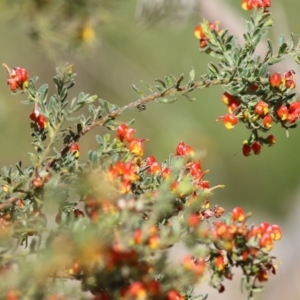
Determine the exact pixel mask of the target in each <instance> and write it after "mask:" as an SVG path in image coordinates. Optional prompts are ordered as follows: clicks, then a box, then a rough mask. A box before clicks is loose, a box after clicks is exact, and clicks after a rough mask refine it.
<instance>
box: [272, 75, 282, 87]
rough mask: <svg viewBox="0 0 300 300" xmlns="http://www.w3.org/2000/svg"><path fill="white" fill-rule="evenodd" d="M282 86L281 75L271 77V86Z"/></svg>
mask: <svg viewBox="0 0 300 300" xmlns="http://www.w3.org/2000/svg"><path fill="white" fill-rule="evenodd" d="M280 84H281V76H280V74H279V73H277V72H276V73H273V74H272V75H271V77H270V85H271V86H272V87H278V86H280Z"/></svg>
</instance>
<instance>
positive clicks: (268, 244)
mask: <svg viewBox="0 0 300 300" xmlns="http://www.w3.org/2000/svg"><path fill="white" fill-rule="evenodd" d="M259 246H260V247H261V248H263V249H264V250H266V251H271V250H272V249H273V246H274V242H273V239H272V238H271V235H270V234H269V233H265V234H263V235H262V237H261V238H260V240H259Z"/></svg>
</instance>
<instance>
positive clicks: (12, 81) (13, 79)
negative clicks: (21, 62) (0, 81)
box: [2, 64, 29, 92]
mask: <svg viewBox="0 0 300 300" xmlns="http://www.w3.org/2000/svg"><path fill="white" fill-rule="evenodd" d="M2 66H3V67H4V68H6V70H7V73H8V79H7V85H9V88H10V90H11V91H12V92H15V91H17V89H20V90H24V88H25V86H26V84H27V83H28V80H29V76H28V72H27V71H26V69H23V68H20V67H16V68H13V69H12V70H11V69H10V68H9V67H8V66H7V65H6V64H2Z"/></svg>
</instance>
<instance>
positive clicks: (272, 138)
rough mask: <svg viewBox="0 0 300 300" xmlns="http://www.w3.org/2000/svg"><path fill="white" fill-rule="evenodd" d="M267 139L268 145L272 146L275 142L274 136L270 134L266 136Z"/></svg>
mask: <svg viewBox="0 0 300 300" xmlns="http://www.w3.org/2000/svg"><path fill="white" fill-rule="evenodd" d="M267 141H268V143H269V146H272V145H274V144H276V139H275V136H274V135H272V134H270V135H269V136H268V137H267Z"/></svg>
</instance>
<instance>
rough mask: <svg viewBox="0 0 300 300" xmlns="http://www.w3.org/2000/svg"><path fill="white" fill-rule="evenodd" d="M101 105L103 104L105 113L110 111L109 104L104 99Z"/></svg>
mask: <svg viewBox="0 0 300 300" xmlns="http://www.w3.org/2000/svg"><path fill="white" fill-rule="evenodd" d="M103 106H104V109H105V111H106V113H108V114H109V113H110V110H109V105H108V102H107V101H106V100H104V101H103Z"/></svg>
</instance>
